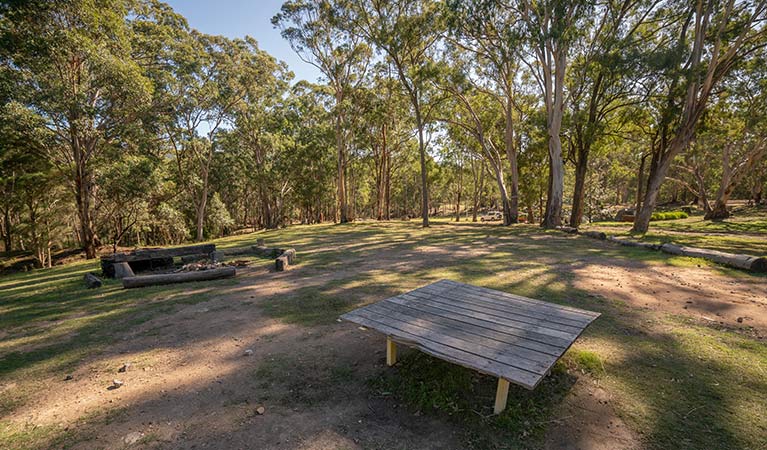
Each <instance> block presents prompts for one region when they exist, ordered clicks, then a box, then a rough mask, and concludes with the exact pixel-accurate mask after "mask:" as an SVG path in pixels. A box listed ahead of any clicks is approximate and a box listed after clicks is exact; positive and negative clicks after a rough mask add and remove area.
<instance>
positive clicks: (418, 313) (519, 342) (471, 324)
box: [365, 301, 562, 360]
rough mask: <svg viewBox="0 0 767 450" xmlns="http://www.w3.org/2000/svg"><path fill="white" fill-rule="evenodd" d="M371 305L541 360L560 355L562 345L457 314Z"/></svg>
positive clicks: (386, 304) (395, 305)
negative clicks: (473, 336) (463, 317)
mask: <svg viewBox="0 0 767 450" xmlns="http://www.w3.org/2000/svg"><path fill="white" fill-rule="evenodd" d="M373 305H376V306H382V307H386V308H389V309H392V310H394V311H398V312H402V313H403V314H407V315H409V316H412V317H416V318H419V319H423V320H428V321H431V322H435V323H439V324H440V325H442V326H445V327H450V328H451V329H458V330H462V331H464V332H466V333H471V334H475V335H477V336H482V337H486V338H489V339H493V340H496V341H499V342H503V343H505V344H507V345H513V346H516V347H521V348H524V349H527V350H530V351H531V352H533V353H535V354H537V355H541V356H539V358H541V360H544V359H545V358H546V356H548V357H553V358H557V357H559V356H560V354H561V352H562V347H555V346H553V345H547V344H542V343H540V342H537V341H532V340H529V339H525V338H524V337H521V336H518V335H515V334H511V333H508V332H506V330H503V331H499V330H497V329H495V328H488V327H486V326H483V325H488V324H487V323H486V322H482V321H462V320H460V319H456V318H454V317H455V316H457V317H461V316H458V315H452V317H449V316H450V315H451V314H449V313H448V315H440V314H435V313H430V312H426V311H423V310H421V309H416V308H411V307H407V306H403V305H400V304H398V303H393V302H389V301H382V302H378V303H374V304H373ZM373 305H369V306H366V307H365V308H370V307H372V306H373ZM490 325H491V326H492V325H493V324H490ZM544 355H546V356H544Z"/></svg>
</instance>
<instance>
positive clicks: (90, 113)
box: [0, 0, 175, 258]
mask: <svg viewBox="0 0 767 450" xmlns="http://www.w3.org/2000/svg"><path fill="white" fill-rule="evenodd" d="M0 16H1V18H0V34H2V38H3V40H4V42H5V43H6V44H7V45H4V46H3V50H2V52H3V55H2V58H4V59H5V60H8V61H11V62H12V63H11V67H13V69H14V70H16V71H18V72H20V73H21V74H22V76H21V79H22V82H23V84H24V85H25V87H26V88H28V89H29V90H30V95H29V97H28V98H27V99H25V100H26V101H25V104H27V105H29V107H30V108H31V109H33V110H35V111H37V112H38V113H39V114H40V115H41V116H42V117H43V118H44V119H45V126H46V127H47V128H48V129H50V130H51V132H52V133H53V135H54V137H55V142H54V143H53V144H52V145H50V146H49V147H48V148H47V152H46V156H47V158H49V160H50V161H51V162H52V163H53V164H54V165H55V166H56V167H57V168H58V169H59V170H60V171H61V172H62V173H64V174H65V175H66V178H67V180H68V182H69V187H70V191H71V193H72V195H73V197H74V199H75V203H76V206H77V217H78V221H79V238H80V241H81V243H82V245H83V247H84V248H85V254H86V257H88V258H94V257H95V256H96V245H97V244H98V236H97V234H96V231H95V229H96V227H95V224H94V211H93V195H94V189H95V185H94V173H95V167H94V164H95V161H96V160H97V159H98V158H99V157H100V155H101V154H102V153H103V151H104V149H105V148H107V147H119V146H121V145H122V143H124V142H125V141H126V140H129V139H130V138H131V135H132V134H135V133H137V132H140V131H141V126H142V123H143V120H144V119H145V118H146V116H147V114H148V112H149V111H150V110H151V106H152V101H151V100H152V83H151V81H150V79H149V78H148V77H147V76H146V70H145V66H143V65H142V62H143V61H142V59H141V58H140V56H142V55H144V54H146V53H147V52H148V51H149V50H151V46H150V45H149V44H150V43H152V42H156V36H154V35H153V34H152V32H150V31H148V30H147V29H146V28H144V27H142V26H141V24H142V23H154V24H158V23H164V20H165V18H166V17H168V16H175V15H174V14H173V13H172V12H170V11H168V10H167V9H166V8H162V7H161V5H160V4H158V3H156V2H150V1H129V0H114V1H111V2H107V3H105V4H94V3H93V2H90V1H84V0H67V1H61V2H45V1H29V2H3V4H2V14H0ZM171 22H172V21H171Z"/></svg>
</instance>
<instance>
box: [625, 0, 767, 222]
mask: <svg viewBox="0 0 767 450" xmlns="http://www.w3.org/2000/svg"><path fill="white" fill-rule="evenodd" d="M766 21H767V2H766V1H764V0H756V1H736V0H697V1H695V2H676V1H673V0H671V1H669V2H668V8H661V9H659V10H658V12H657V13H656V14H654V15H653V16H652V18H651V20H649V21H648V25H647V26H646V27H644V29H643V34H642V38H643V41H644V43H645V45H646V46H649V47H650V48H649V49H648V50H647V52H648V54H649V55H650V58H647V69H646V78H645V80H644V83H645V84H646V85H648V86H650V89H652V91H653V92H652V94H653V95H654V96H655V97H657V101H656V102H655V104H656V106H655V108H656V109H657V113H656V116H657V124H656V128H657V134H658V139H657V144H656V145H655V146H654V148H653V150H652V160H651V164H650V172H649V175H648V180H647V187H646V190H645V192H644V194H643V199H642V204H641V207H640V208H639V211H637V215H636V218H635V220H634V226H633V228H632V230H633V231H634V232H640V233H644V232H647V229H648V227H649V223H650V217H651V216H652V213H653V210H654V209H655V206H656V203H657V201H658V194H659V193H660V189H661V185H662V184H663V181H664V180H665V179H666V177H667V175H668V172H669V169H670V168H671V167H672V163H673V162H674V160H675V159H676V158H677V156H679V155H681V154H682V153H683V152H684V151H685V150H686V149H687V148H688V147H689V145H690V143H691V141H692V140H693V138H694V136H695V133H696V130H697V128H698V125H699V122H700V120H701V117H702V116H703V114H704V112H705V111H706V108H707V106H708V104H709V101H710V98H711V96H712V93H714V91H715V89H717V88H718V86H719V85H720V83H721V81H722V80H723V79H724V78H725V77H727V76H728V75H729V73H730V72H731V70H732V69H733V67H735V66H736V65H737V64H738V63H739V62H741V61H743V60H744V59H746V58H748V57H749V56H750V55H752V54H753V52H755V51H756V50H758V49H760V48H762V47H764V46H765V45H767V42H766V41H765V39H767V28H766V27H765V22H766ZM637 42H638V41H637ZM638 43H639V42H638Z"/></svg>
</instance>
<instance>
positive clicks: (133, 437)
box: [123, 431, 144, 445]
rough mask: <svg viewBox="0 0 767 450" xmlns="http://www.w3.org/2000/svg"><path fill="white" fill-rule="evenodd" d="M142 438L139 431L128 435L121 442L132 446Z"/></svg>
mask: <svg viewBox="0 0 767 450" xmlns="http://www.w3.org/2000/svg"><path fill="white" fill-rule="evenodd" d="M143 437H144V433H141V432H140V431H134V432H133V433H128V434H126V435H125V437H124V438H123V442H124V443H125V444H126V445H133V444H135V443H136V442H138V441H140V440H141V438H143Z"/></svg>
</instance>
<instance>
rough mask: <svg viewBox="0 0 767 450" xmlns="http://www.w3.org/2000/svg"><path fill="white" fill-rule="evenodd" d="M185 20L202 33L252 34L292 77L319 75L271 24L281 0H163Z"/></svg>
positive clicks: (310, 77)
mask: <svg viewBox="0 0 767 450" xmlns="http://www.w3.org/2000/svg"><path fill="white" fill-rule="evenodd" d="M165 1H166V3H168V4H169V5H170V6H172V7H173V9H174V10H176V12H178V13H180V14H181V15H183V16H184V17H186V20H187V21H188V22H189V26H191V27H192V28H196V29H197V30H199V31H201V32H203V33H206V34H221V35H224V36H226V37H230V38H235V37H243V36H246V35H249V36H253V37H254V38H256V40H257V41H258V44H259V46H260V47H261V48H262V49H263V50H266V51H267V52H269V54H271V55H272V56H274V57H275V58H277V59H279V60H281V61H285V62H286V63H288V66H289V67H290V70H292V71H293V73H295V74H296V78H295V80H296V81H297V80H301V79H304V80H309V81H313V82H316V81H317V78H318V77H319V76H320V73H319V71H318V70H317V68H315V67H314V66H312V65H310V64H307V63H305V62H303V61H301V60H300V59H299V58H298V56H297V55H296V54H295V52H294V51H293V49H291V48H290V44H288V42H287V41H286V40H285V39H283V38H282V36H280V32H279V30H276V29H274V27H273V26H272V17H273V16H274V15H275V14H277V12H279V10H280V7H281V6H282V3H283V0H212V1H211V0H165Z"/></svg>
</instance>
